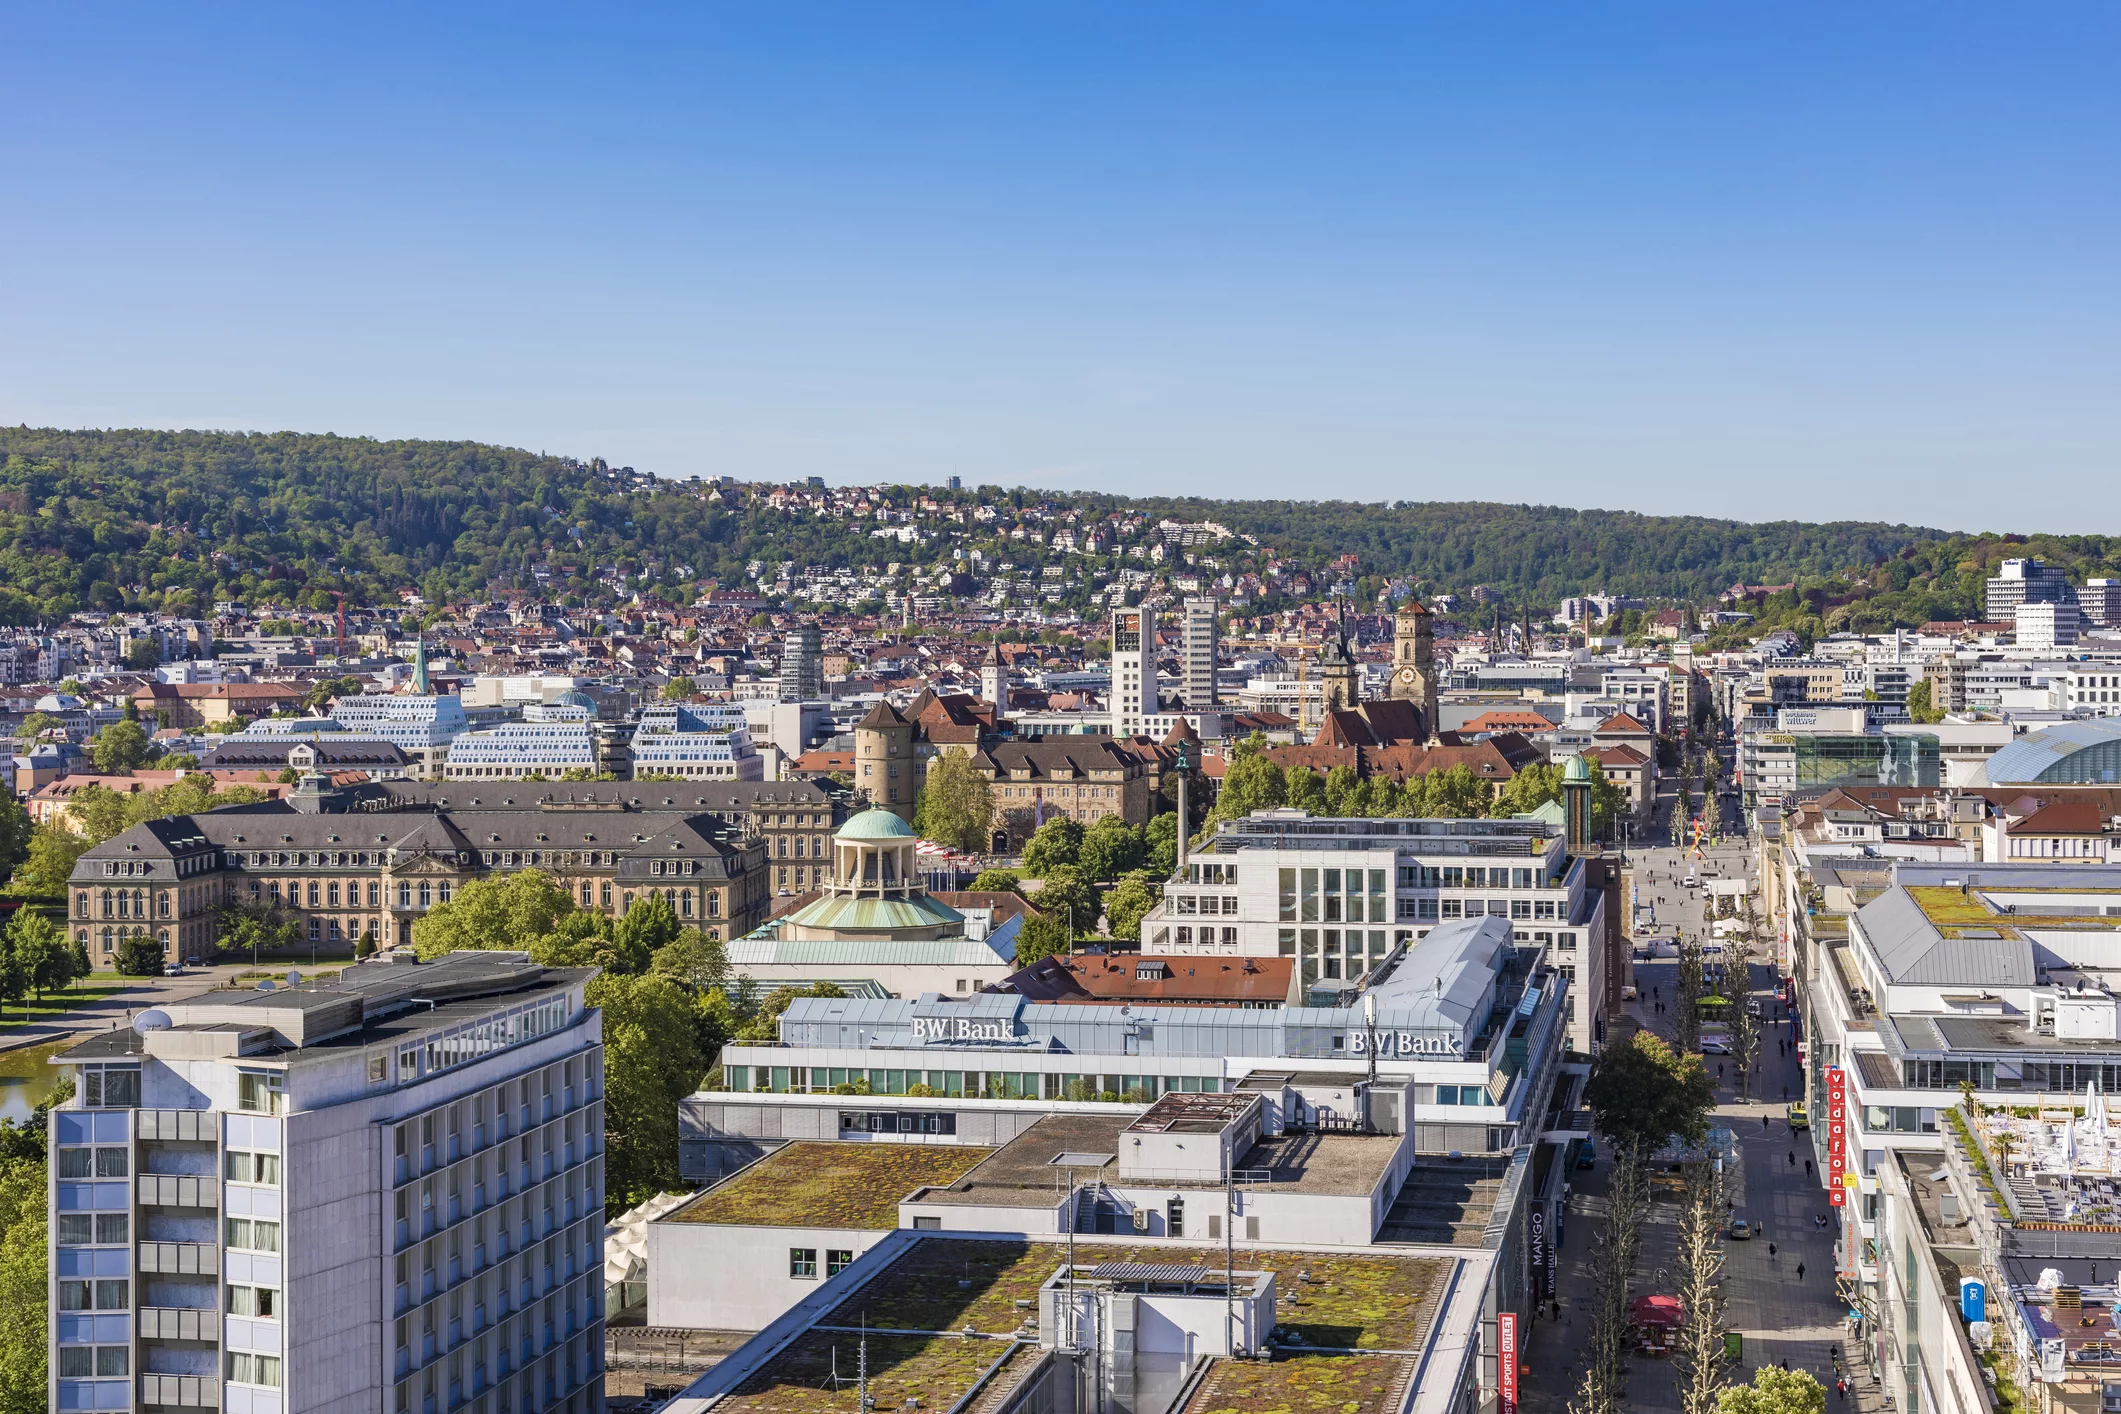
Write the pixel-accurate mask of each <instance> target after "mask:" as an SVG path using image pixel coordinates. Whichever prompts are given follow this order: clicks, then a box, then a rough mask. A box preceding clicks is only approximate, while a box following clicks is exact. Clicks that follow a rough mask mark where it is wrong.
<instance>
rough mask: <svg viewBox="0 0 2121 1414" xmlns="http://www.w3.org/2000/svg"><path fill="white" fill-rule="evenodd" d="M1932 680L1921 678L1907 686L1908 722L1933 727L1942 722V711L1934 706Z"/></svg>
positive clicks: (1933, 683)
mask: <svg viewBox="0 0 2121 1414" xmlns="http://www.w3.org/2000/svg"><path fill="white" fill-rule="evenodd" d="M1936 688H1937V685H1936V683H1935V681H1934V680H1932V679H1930V678H1922V679H1920V680H1918V681H1916V682H1914V683H1912V684H1910V685H1909V687H1908V690H1907V715H1908V719H1909V720H1910V721H1914V722H1919V723H1921V724H1923V725H1925V726H1934V725H1936V724H1937V723H1938V722H1941V721H1943V720H1944V709H1943V708H1942V707H1939V706H1937V705H1936Z"/></svg>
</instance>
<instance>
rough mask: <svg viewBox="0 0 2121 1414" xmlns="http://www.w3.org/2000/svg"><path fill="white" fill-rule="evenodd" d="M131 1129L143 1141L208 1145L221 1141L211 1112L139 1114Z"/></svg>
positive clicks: (162, 1111) (153, 1111)
mask: <svg viewBox="0 0 2121 1414" xmlns="http://www.w3.org/2000/svg"><path fill="white" fill-rule="evenodd" d="M134 1125H135V1126H136V1132H137V1133H138V1135H139V1137H140V1138H142V1139H162V1140H172V1141H176V1140H183V1141H188V1142H193V1143H207V1144H211V1143H213V1142H214V1141H215V1140H217V1139H219V1138H220V1137H221V1129H220V1123H219V1121H218V1119H217V1118H216V1117H215V1115H214V1112H213V1111H212V1110H139V1111H137V1112H136V1118H135V1119H134Z"/></svg>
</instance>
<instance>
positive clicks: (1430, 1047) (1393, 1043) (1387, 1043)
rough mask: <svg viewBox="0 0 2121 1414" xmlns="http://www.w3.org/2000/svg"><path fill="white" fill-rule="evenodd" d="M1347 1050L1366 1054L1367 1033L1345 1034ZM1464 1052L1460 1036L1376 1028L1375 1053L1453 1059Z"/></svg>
mask: <svg viewBox="0 0 2121 1414" xmlns="http://www.w3.org/2000/svg"><path fill="white" fill-rule="evenodd" d="M1348 1050H1349V1052H1350V1053H1351V1054H1354V1055H1358V1056H1360V1055H1367V1054H1369V1050H1370V1034H1369V1033H1368V1032H1367V1031H1357V1032H1355V1033H1353V1034H1352V1035H1350V1036H1349V1037H1348ZM1465 1052H1466V1043H1465V1040H1464V1038H1462V1037H1458V1036H1437V1035H1429V1034H1424V1033H1422V1032H1418V1031H1380V1032H1378V1033H1377V1054H1378V1055H1380V1056H1396V1057H1412V1056H1449V1057H1450V1058H1452V1059H1453V1060H1459V1059H1463V1058H1464V1056H1465Z"/></svg>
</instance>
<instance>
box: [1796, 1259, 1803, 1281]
mask: <svg viewBox="0 0 2121 1414" xmlns="http://www.w3.org/2000/svg"><path fill="white" fill-rule="evenodd" d="M1797 1280H1799V1281H1803V1280H1804V1263H1802V1262H1799V1263H1798V1264H1797Z"/></svg>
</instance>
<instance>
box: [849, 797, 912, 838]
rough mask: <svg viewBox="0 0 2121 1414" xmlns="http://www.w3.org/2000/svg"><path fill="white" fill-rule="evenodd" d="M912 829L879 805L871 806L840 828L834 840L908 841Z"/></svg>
mask: <svg viewBox="0 0 2121 1414" xmlns="http://www.w3.org/2000/svg"><path fill="white" fill-rule="evenodd" d="M913 837H914V836H913V827H912V826H911V825H909V824H907V823H906V822H905V821H904V820H901V819H899V817H898V816H896V815H894V814H892V813H891V812H890V811H888V810H886V809H884V807H883V806H881V805H872V806H871V807H869V809H867V810H864V811H863V812H862V813H861V814H859V815H857V816H855V817H854V818H853V819H852V820H849V821H848V822H847V823H846V824H844V825H842V826H840V828H839V833H838V834H836V835H834V836H833V838H834V839H836V840H910V839H912V838H913Z"/></svg>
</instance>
